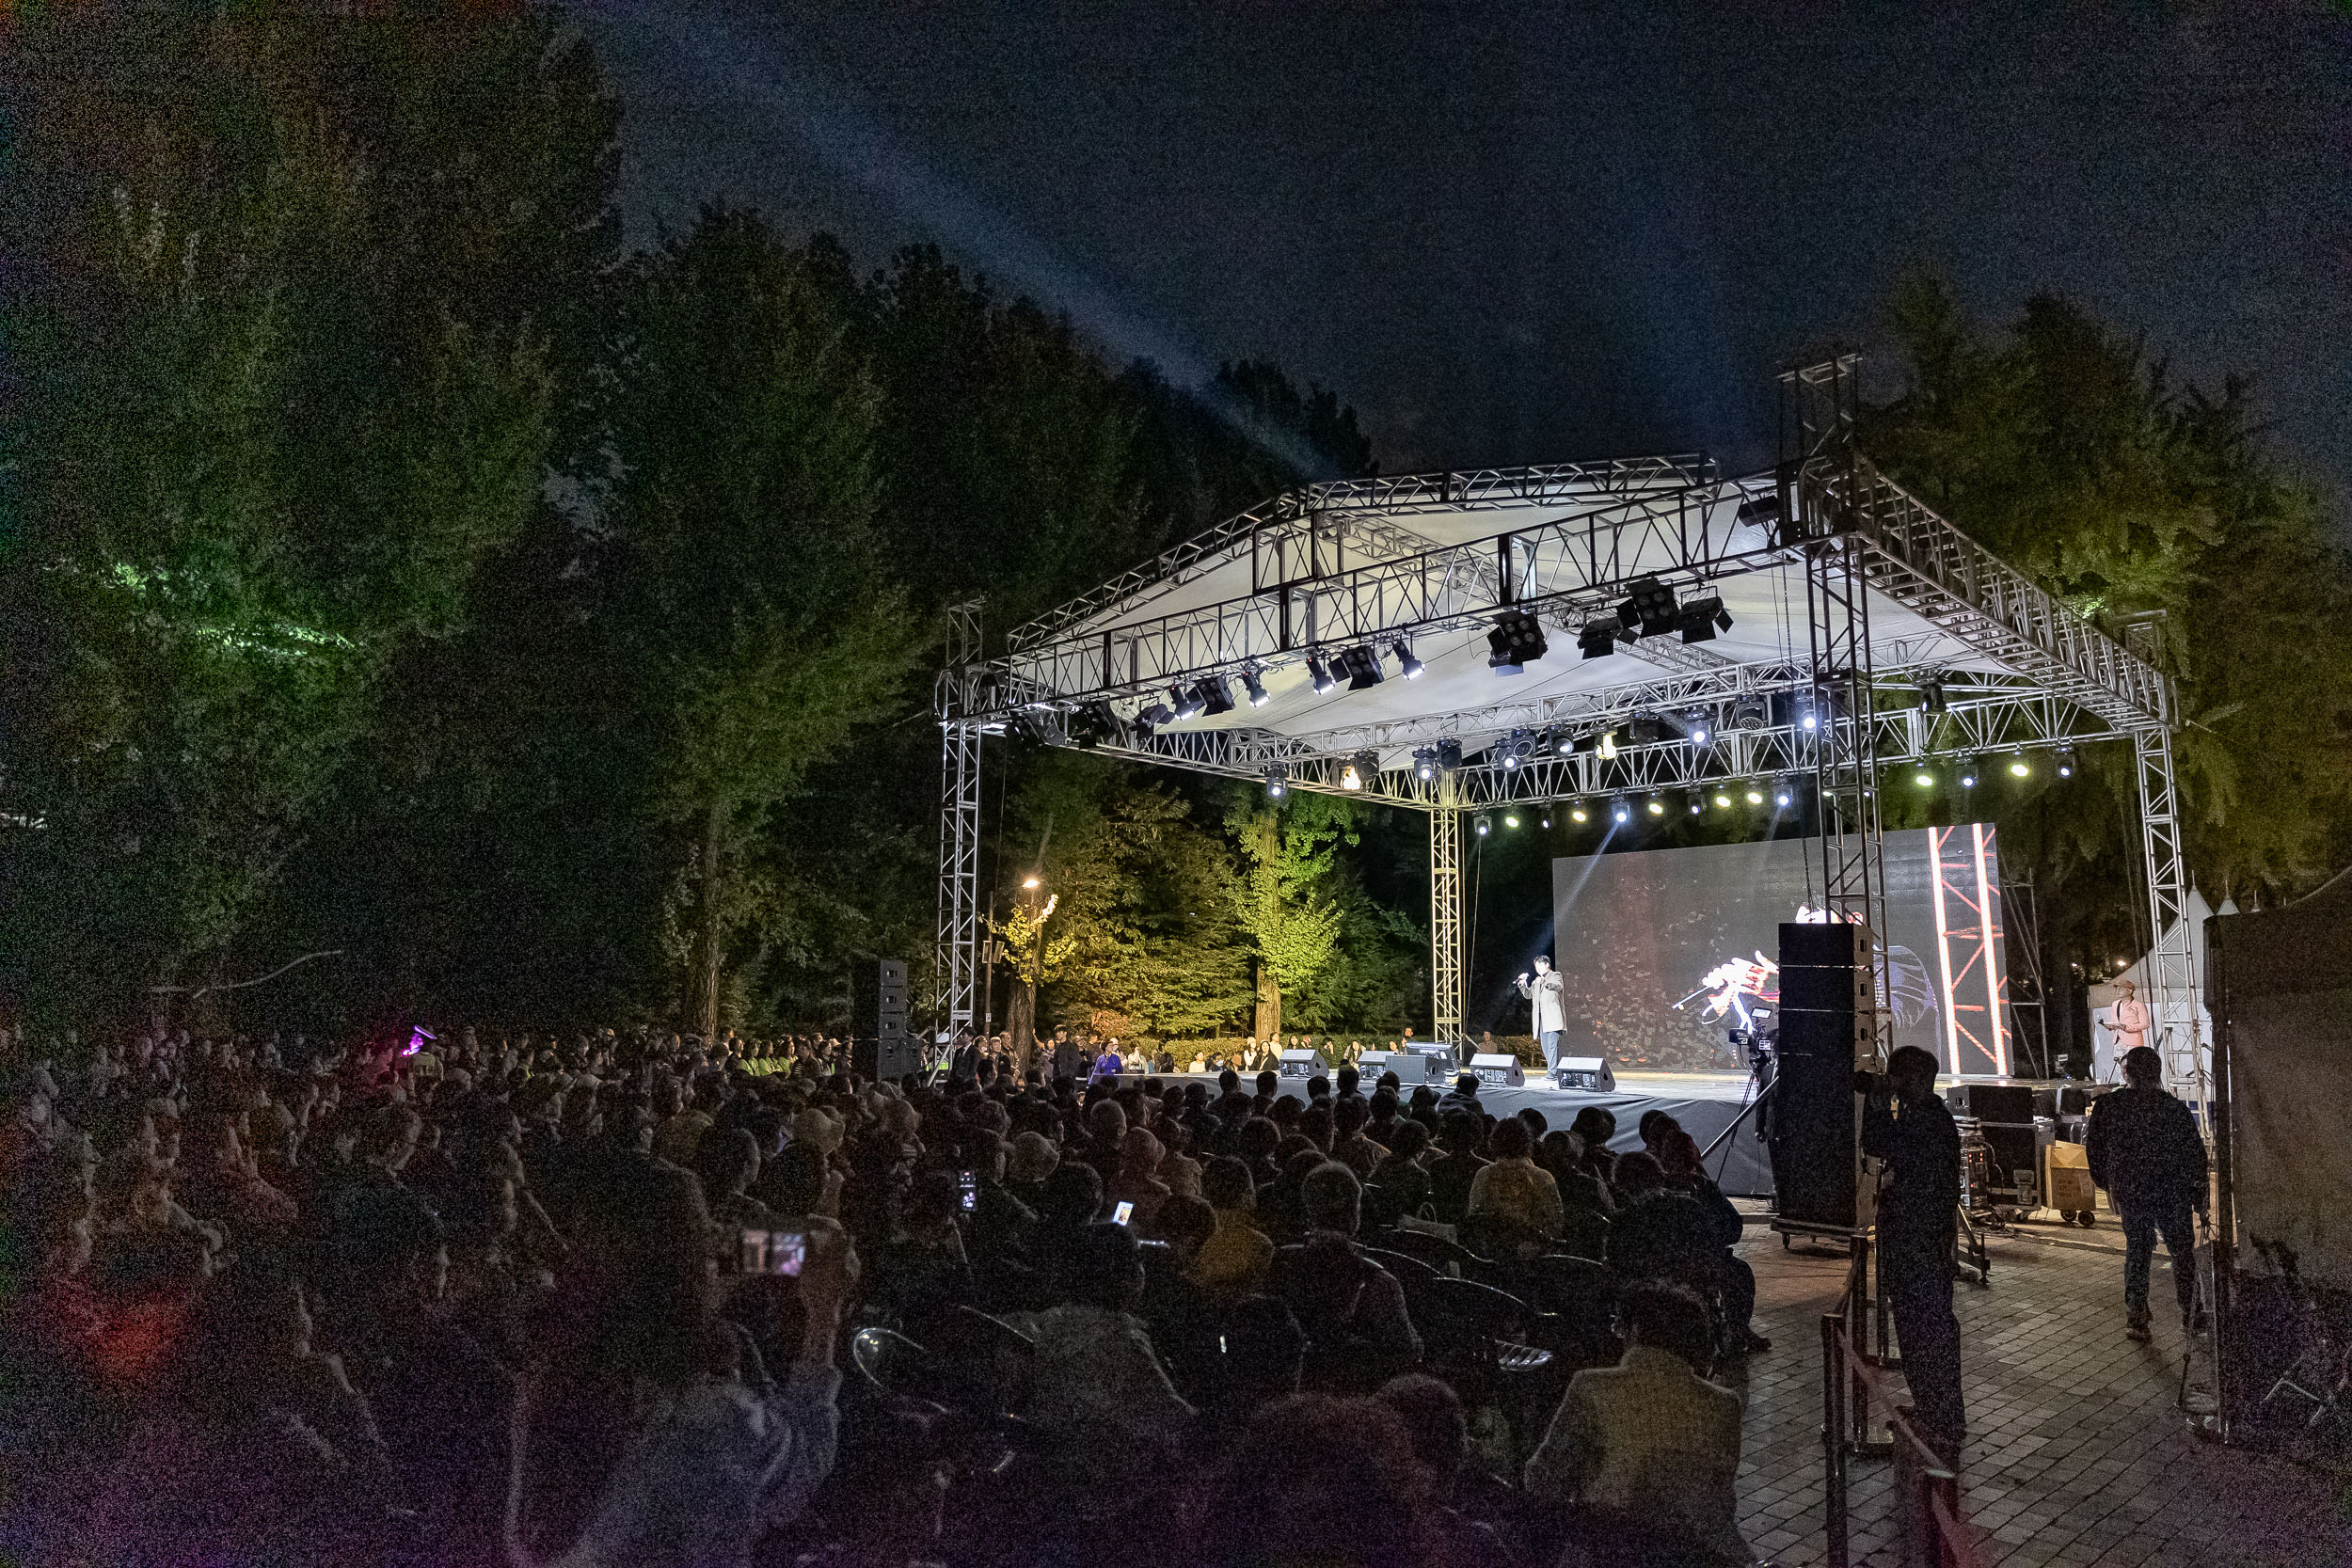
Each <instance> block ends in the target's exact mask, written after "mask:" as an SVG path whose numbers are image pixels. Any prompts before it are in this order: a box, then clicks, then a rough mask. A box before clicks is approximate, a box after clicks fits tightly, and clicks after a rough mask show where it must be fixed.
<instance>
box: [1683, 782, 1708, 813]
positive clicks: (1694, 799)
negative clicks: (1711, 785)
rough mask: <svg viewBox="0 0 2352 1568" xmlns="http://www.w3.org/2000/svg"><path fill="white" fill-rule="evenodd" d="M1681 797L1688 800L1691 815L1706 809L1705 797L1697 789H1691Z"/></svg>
mask: <svg viewBox="0 0 2352 1568" xmlns="http://www.w3.org/2000/svg"><path fill="white" fill-rule="evenodd" d="M1683 799H1684V800H1687V801H1689V802H1690V806H1691V815H1692V816H1698V815H1699V814H1700V813H1701V812H1703V811H1705V810H1706V809H1707V797H1706V796H1705V795H1704V794H1702V793H1700V792H1699V791H1698V790H1695V789H1694V790H1692V791H1691V793H1690V794H1688V795H1687V796H1685V797H1683Z"/></svg>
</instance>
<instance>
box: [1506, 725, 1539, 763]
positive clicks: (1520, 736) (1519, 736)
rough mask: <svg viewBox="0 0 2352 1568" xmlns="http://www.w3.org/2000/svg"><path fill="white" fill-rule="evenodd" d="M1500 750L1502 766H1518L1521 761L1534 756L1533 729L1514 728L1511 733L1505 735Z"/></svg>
mask: <svg viewBox="0 0 2352 1568" xmlns="http://www.w3.org/2000/svg"><path fill="white" fill-rule="evenodd" d="M1499 750H1500V751H1501V752H1502V766H1503V767H1505V768H1517V767H1518V765H1519V764H1520V763H1522V762H1526V761H1528V760H1529V759H1530V758H1532V757H1533V756H1534V754H1535V735H1534V731H1532V730H1513V731H1512V732H1511V733H1510V734H1509V735H1507V736H1503V738H1502V746H1501V747H1500V748H1499Z"/></svg>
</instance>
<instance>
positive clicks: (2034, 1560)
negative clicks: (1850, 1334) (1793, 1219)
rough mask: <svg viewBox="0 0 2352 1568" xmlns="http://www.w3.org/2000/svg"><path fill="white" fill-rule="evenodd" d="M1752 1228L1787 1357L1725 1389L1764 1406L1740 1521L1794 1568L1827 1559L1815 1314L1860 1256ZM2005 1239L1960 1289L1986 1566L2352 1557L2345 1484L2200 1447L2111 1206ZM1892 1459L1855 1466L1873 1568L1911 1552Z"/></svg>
mask: <svg viewBox="0 0 2352 1568" xmlns="http://www.w3.org/2000/svg"><path fill="white" fill-rule="evenodd" d="M1750 1235H1751V1237H1752V1238H1753V1239H1751V1240H1750V1241H1749V1242H1748V1243H1746V1244H1745V1245H1744V1246H1743V1247H1742V1248H1741V1253H1742V1256H1744V1257H1746V1258H1747V1259H1748V1260H1749V1262H1750V1263H1751V1264H1752V1265H1753V1266H1754V1267H1755V1269H1756V1279H1757V1286H1758V1303H1757V1309H1756V1318H1757V1321H1758V1323H1760V1324H1761V1325H1762V1327H1763V1330H1764V1332H1765V1333H1766V1334H1768V1335H1770V1336H1771V1337H1772V1339H1773V1340H1774V1342H1775V1346H1776V1348H1775V1349H1773V1350H1772V1352H1770V1353H1769V1354H1764V1355H1760V1356H1757V1357H1756V1358H1755V1360H1754V1361H1753V1362H1752V1364H1751V1365H1750V1366H1749V1367H1748V1368H1747V1369H1746V1371H1745V1373H1744V1375H1740V1374H1739V1373H1736V1372H1734V1373H1730V1374H1727V1375H1726V1376H1725V1377H1724V1378H1723V1379H1722V1380H1721V1381H1724V1382H1726V1383H1729V1384H1731V1385H1732V1386H1736V1387H1739V1388H1740V1390H1741V1392H1742V1393H1743V1394H1744V1395H1745V1397H1746V1398H1747V1401H1748V1414H1747V1424H1746V1432H1745V1454H1744V1460H1743V1463H1742V1464H1741V1466H1740V1497H1741V1510H1742V1512H1741V1517H1740V1525H1741V1528H1743V1529H1744V1530H1745V1531H1746V1532H1747V1536H1748V1540H1749V1542H1750V1543H1751V1544H1753V1545H1754V1546H1755V1547H1756V1550H1757V1551H1758V1552H1759V1553H1761V1554H1762V1555H1764V1556H1765V1557H1766V1558H1768V1559H1769V1560H1771V1561H1772V1562H1773V1563H1775V1564H1777V1565H1779V1568H1793V1565H1797V1564H1805V1563H1819V1562H1820V1561H1822V1560H1824V1551H1825V1547H1824V1535H1823V1513H1822V1510H1823V1504H1822V1476H1821V1449H1820V1420H1821V1395H1820V1387H1821V1381H1820V1380H1821V1362H1820V1326H1819V1325H1820V1314H1821V1313H1822V1312H1824V1311H1826V1310H1829V1309H1830V1308H1832V1307H1835V1305H1836V1300H1837V1297H1838V1294H1839V1292H1840V1291H1842V1290H1843V1289H1844V1285H1845V1270H1846V1264H1845V1259H1843V1258H1842V1257H1831V1256H1829V1255H1828V1254H1826V1253H1822V1254H1820V1255H1807V1254H1806V1253H1804V1252H1785V1251H1783V1249H1782V1246H1781V1243H1780V1240H1779V1238H1777V1237H1773V1236H1770V1235H1769V1234H1767V1233H1764V1232H1761V1231H1759V1230H1756V1229H1755V1228H1753V1227H1752V1228H1751V1231H1750ZM1991 1245H1992V1252H1993V1281H1992V1284H1991V1285H1990V1287H1983V1288H1980V1287H1979V1286H1976V1285H1973V1284H1970V1283H1968V1282H1967V1281H1965V1280H1963V1282H1962V1283H1961V1284H1960V1285H1959V1287H1958V1293H1957V1296H1956V1298H1955V1299H1956V1305H1957V1307H1958V1310H1959V1314H1960V1323H1961V1334H1962V1338H1963V1346H1964V1350H1963V1376H1964V1379H1965V1384H1966V1387H1967V1393H1968V1406H1969V1411H1968V1414H1969V1429H1970V1436H1969V1443H1968V1448H1967V1450H1966V1452H1965V1453H1964V1455H1963V1463H1962V1475H1961V1481H1962V1485H1963V1491H1964V1496H1965V1506H1966V1507H1967V1509H1968V1511H1969V1513H1971V1515H1972V1516H1973V1518H1974V1520H1975V1522H1976V1524H1977V1526H1978V1534H1979V1550H1980V1552H1981V1554H1982V1556H1983V1559H1984V1560H1985V1561H1986V1563H1988V1564H1994V1563H1998V1564H2002V1565H2003V1568H2042V1565H2045V1564H2061V1565H2068V1568H2073V1565H2077V1564H2080V1565H2086V1568H2087V1565H2091V1564H2103V1565H2112V1568H2135V1565H2138V1564H2151V1565H2156V1568H2187V1565H2189V1564H2204V1563H2212V1564H2220V1565H2227V1568H2257V1565H2260V1568H2307V1565H2308V1568H2347V1565H2352V1506H2347V1505H2348V1504H2352V1498H2347V1497H2345V1496H2344V1494H2343V1491H2342V1488H2341V1487H2340V1486H2339V1485H2338V1484H2336V1483H2333V1482H2330V1481H2327V1480H2325V1479H2323V1478H2321V1477H2319V1476H2317V1475H2315V1474H2312V1473H2311V1472H2308V1471H2305V1470H2302V1469H2299V1468H2297V1467H2296V1466H2295V1465H2290V1464H2287V1463H2286V1462H2284V1461H2280V1460H2272V1459H2265V1458H2259V1457H2255V1456H2251V1455H2247V1454H2243V1453H2238V1452H2235V1451H2231V1450H2224V1449H2218V1448H2216V1447H2214V1446H2212V1445H2209V1444H2207V1443H2204V1442H2202V1441H2201V1440H2200V1439H2198V1438H2196V1437H2194V1436H2192V1435H2191V1434H2190V1433H2189V1432H2188V1430H2187V1425H2186V1422H2185V1420H2184V1419H2183V1418H2181V1417H2180V1416H2179V1415H2178V1414H2177V1412H2176V1408H2175V1403H2174V1401H2175V1395H2176V1393H2177V1390H2178V1380H2179V1376H2180V1367H2181V1359H2180V1358H2181V1351H2182V1340H2181V1336H2180V1325H2179V1323H2177V1322H2168V1321H2167V1320H2168V1319H2170V1318H2171V1316H2172V1314H2171V1311H2170V1301H2171V1281H2170V1280H2169V1278H2168V1277H2166V1275H2165V1274H2164V1268H2165V1265H2164V1262H2163V1259H2162V1256H2161V1253H2159V1257H2158V1261H2157V1275H2156V1278H2155V1280H2154V1290H2153V1291H2152V1292H2151V1294H2152V1295H2153V1297H2154V1298H2155V1299H2156V1300H2157V1301H2158V1302H2159V1303H2160V1304H2162V1305H2161V1306H2160V1307H2159V1310H2158V1314H2157V1318H2158V1323H2157V1330H2156V1337H2155V1340H2154V1342H2153V1344H2146V1345H2141V1344H2134V1343H2133V1342H2132V1341H2130V1340H2128V1339H2126V1338H2123V1335H2122V1326H2123V1308H2122V1267H2123V1265H2122V1250H2121V1245H2122V1242H2121V1238H2120V1237H2119V1236H2118V1235H2117V1234H2116V1231H2115V1222H2114V1220H2113V1218H2112V1217H2111V1216H2103V1220H2102V1226H2101V1228H2100V1229H2099V1230H2097V1231H2094V1232H2089V1233H2086V1232H2082V1231H2078V1230H2062V1229H2059V1228H2058V1227H2028V1228H2027V1229H2026V1231H2025V1232H2024V1233H2023V1234H2020V1235H2018V1236H2015V1237H2012V1238H2009V1239H2003V1238H1998V1237H1996V1238H1994V1241H1993V1242H1992V1243H1991ZM1891 1469H1892V1466H1891V1465H1889V1464H1887V1463H1886V1462H1884V1461H1857V1462H1855V1464H1854V1465H1853V1467H1852V1469H1851V1487H1852V1518H1853V1527H1852V1531H1851V1541H1852V1544H1853V1554H1854V1556H1853V1560H1854V1561H1855V1562H1856V1563H1857V1564H1863V1563H1867V1564H1870V1565H1871V1568H1879V1565H1882V1564H1894V1563H1896V1562H1898V1561H1899V1558H1898V1556H1897V1553H1896V1550H1895V1547H1894V1546H1893V1544H1892V1542H1893V1539H1894V1528H1895V1524H1894V1519H1893V1498H1892V1495H1891V1482H1892V1476H1891Z"/></svg>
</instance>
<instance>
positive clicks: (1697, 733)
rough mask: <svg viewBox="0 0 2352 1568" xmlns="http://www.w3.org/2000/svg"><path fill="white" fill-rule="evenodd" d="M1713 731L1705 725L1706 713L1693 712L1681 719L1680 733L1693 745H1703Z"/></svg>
mask: <svg viewBox="0 0 2352 1568" xmlns="http://www.w3.org/2000/svg"><path fill="white" fill-rule="evenodd" d="M1713 733H1714V732H1713V731H1711V730H1709V729H1708V727H1707V715H1705V714H1703V713H1693V714H1690V715H1688V716H1686V717H1685V718H1684V719H1683V721H1682V734H1683V736H1684V737H1685V738H1686V739H1688V740H1689V741H1690V742H1691V744H1692V745H1693V746H1704V745H1706V744H1707V741H1708V736H1710V735H1712V734H1713Z"/></svg>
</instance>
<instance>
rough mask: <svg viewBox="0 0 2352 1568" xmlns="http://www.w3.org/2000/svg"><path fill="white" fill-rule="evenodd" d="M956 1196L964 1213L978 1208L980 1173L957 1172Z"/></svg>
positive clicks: (970, 1171) (969, 1171)
mask: <svg viewBox="0 0 2352 1568" xmlns="http://www.w3.org/2000/svg"><path fill="white" fill-rule="evenodd" d="M956 1196H957V1199H958V1201H959V1202H961V1204H962V1206H963V1212H965V1213H967V1214H968V1213H970V1212H972V1211H973V1210H975V1209H977V1208H978V1207H979V1206H980V1173H979V1172H977V1171H972V1170H967V1171H959V1172H957V1173H956Z"/></svg>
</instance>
